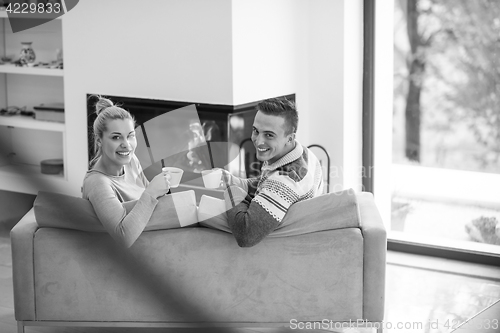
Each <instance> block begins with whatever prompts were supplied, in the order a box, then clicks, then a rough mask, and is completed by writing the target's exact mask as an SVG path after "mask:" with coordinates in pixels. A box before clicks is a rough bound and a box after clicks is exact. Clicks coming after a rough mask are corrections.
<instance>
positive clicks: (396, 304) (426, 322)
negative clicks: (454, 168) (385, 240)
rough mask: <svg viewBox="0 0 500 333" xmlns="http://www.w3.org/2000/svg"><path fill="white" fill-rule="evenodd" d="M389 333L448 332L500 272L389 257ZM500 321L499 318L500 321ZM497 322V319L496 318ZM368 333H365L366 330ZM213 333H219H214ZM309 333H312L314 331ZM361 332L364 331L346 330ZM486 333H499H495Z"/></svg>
mask: <svg viewBox="0 0 500 333" xmlns="http://www.w3.org/2000/svg"><path fill="white" fill-rule="evenodd" d="M10 227H11V225H9V224H8V223H5V222H1V223H0V332H1V333H15V332H17V328H16V322H15V320H14V305H13V295H12V262H11V250H10V239H9V234H8V231H9V230H10V229H9V228H10ZM386 283H387V287H386V290H387V293H386V299H387V302H386V318H385V322H386V328H387V329H386V330H385V331H386V332H426V333H438V332H448V331H449V329H450V328H451V326H452V324H456V323H457V322H458V321H462V320H465V319H466V318H468V317H470V316H472V315H474V314H475V313H477V312H479V311H480V310H482V309H483V308H485V307H487V306H488V305H491V304H493V303H495V302H496V301H498V300H500V268H494V267H489V266H482V265H477V264H467V263H461V262H456V261H450V260H445V259H437V258H429V257H422V256H417V255H409V254H402V253H396V252H389V253H388V265H387V280H386ZM498 318H500V313H499V314H498V315H497V319H498ZM491 319H494V318H491ZM290 331H293V330H290V329H264V328H258V329H238V330H231V332H238V333H252V332H253V333H255V332H268V333H278V332H290ZM363 331H366V330H363ZM39 332H43V333H49V332H50V333H63V332H64V333H74V332H75V333H76V332H78V333H80V332H88V333H105V332H106V333H108V332H109V333H118V332H120V333H121V332H125V333H132V332H134V333H135V332H139V333H159V332H181V333H193V332H207V330H206V329H203V330H196V329H189V328H185V329H177V328H176V329H153V328H150V329H138V328H68V327H27V328H26V333H39ZM213 332H220V330H214V331H213ZM307 332H313V331H311V330H309V331H307ZM344 332H350V333H355V332H361V330H344ZM487 332H500V329H498V330H490V331H487Z"/></svg>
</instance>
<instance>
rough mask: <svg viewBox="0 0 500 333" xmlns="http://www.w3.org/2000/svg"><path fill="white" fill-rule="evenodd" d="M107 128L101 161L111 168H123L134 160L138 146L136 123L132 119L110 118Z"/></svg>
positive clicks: (103, 137) (103, 138) (103, 135)
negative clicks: (133, 156)
mask: <svg viewBox="0 0 500 333" xmlns="http://www.w3.org/2000/svg"><path fill="white" fill-rule="evenodd" d="M106 127H107V130H106V131H105V132H104V133H103V134H102V139H101V150H102V157H101V161H102V163H103V164H104V166H105V167H106V168H107V169H108V170H110V169H115V168H116V170H118V171H119V170H121V169H122V167H123V166H124V165H126V164H128V163H130V161H131V160H132V155H133V154H134V152H135V148H136V147H137V140H136V138H135V130H134V123H133V121H132V120H130V119H113V120H108V121H107V124H106Z"/></svg>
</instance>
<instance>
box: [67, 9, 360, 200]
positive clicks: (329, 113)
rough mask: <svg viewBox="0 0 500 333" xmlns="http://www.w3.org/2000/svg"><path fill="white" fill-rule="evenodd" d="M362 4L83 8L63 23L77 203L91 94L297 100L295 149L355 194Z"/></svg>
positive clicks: (223, 100)
mask: <svg viewBox="0 0 500 333" xmlns="http://www.w3.org/2000/svg"><path fill="white" fill-rule="evenodd" d="M361 1H362V0H350V2H349V1H346V0H274V1H264V0H254V1H250V0H246V1H245V0H238V1H231V0H214V1H203V0H169V1H161V2H160V1H155V0H146V1H143V2H141V10H137V7H136V6H135V2H132V1H131V0H108V1H105V2H103V1H98V0H87V1H84V2H80V3H79V4H78V7H77V9H75V10H73V11H71V12H69V13H68V14H66V15H65V18H64V20H63V46H64V57H65V78H64V79H65V96H64V97H65V102H66V110H67V121H66V124H67V128H68V129H71V130H68V131H67V133H66V138H67V147H69V149H68V151H67V153H68V179H69V181H70V183H71V186H72V187H73V188H74V193H75V195H80V186H81V183H82V180H83V177H84V174H85V171H86V170H87V165H86V164H87V155H86V149H87V142H86V141H87V137H86V132H87V127H86V100H85V98H86V94H87V93H100V94H104V95H106V94H109V95H128V96H132V97H143V98H158V99H170V100H180V101H194V102H196V101H200V102H206V103H216V104H231V105H235V104H236V105H237V104H244V103H246V102H250V101H255V100H257V99H263V98H267V97H272V96H277V95H285V94H290V93H296V94H297V106H298V109H299V116H300V123H299V130H298V133H297V137H298V139H299V141H301V143H303V144H305V145H309V144H313V143H315V144H321V145H322V146H324V147H325V148H326V149H327V151H328V153H329V154H330V157H331V162H332V169H331V170H330V174H331V176H332V184H331V190H338V189H342V188H345V187H354V188H356V186H357V183H359V184H361V180H360V175H358V174H357V170H359V168H360V166H361V149H362V147H361V138H360V137H361V117H360V115H361V100H362V99H361V74H362V72H361V65H362V64H361V62H360V61H359V60H360V59H361V56H362V49H361V47H360V45H361V46H362V35H361V31H362V29H361V27H362V10H361ZM96 8H99V10H96ZM111 13H112V14H111ZM353 170H356V171H353Z"/></svg>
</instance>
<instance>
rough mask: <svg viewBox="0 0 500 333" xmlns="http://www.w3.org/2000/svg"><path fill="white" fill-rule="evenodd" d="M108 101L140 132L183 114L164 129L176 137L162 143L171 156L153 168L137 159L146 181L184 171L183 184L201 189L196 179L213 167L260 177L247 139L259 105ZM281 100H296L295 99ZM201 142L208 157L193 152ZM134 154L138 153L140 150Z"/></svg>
mask: <svg viewBox="0 0 500 333" xmlns="http://www.w3.org/2000/svg"><path fill="white" fill-rule="evenodd" d="M91 96H92V95H88V96H87V97H88V98H87V115H88V117H87V125H88V152H89V160H90V158H91V155H92V154H93V138H92V126H93V123H94V120H95V117H96V115H95V112H94V111H95V108H94V105H95V101H96V100H95V99H94V98H92V97H91ZM106 97H107V98H109V99H111V100H112V101H113V102H114V103H115V104H118V105H120V106H121V107H122V108H124V109H125V110H128V111H129V112H130V113H131V114H132V115H133V116H134V118H135V120H136V125H137V129H139V128H142V129H144V131H145V127H144V125H145V124H146V125H147V124H151V123H157V125H158V124H160V121H159V119H160V118H161V117H163V118H165V115H167V114H168V113H169V112H172V111H176V112H177V113H179V111H180V113H181V114H185V115H186V116H185V117H183V118H182V119H181V120H178V121H176V123H175V126H174V127H170V128H168V130H167V129H166V133H164V134H163V135H165V136H167V137H168V136H169V135H170V137H172V135H173V134H172V132H175V140H165V141H168V142H163V143H161V144H160V145H165V146H175V145H176V144H178V145H179V147H177V150H176V152H175V153H172V154H167V155H169V156H163V155H162V156H161V158H154V160H153V158H151V163H142V160H141V164H143V168H144V173H145V175H146V177H147V178H148V179H151V178H152V177H153V176H154V175H156V174H158V173H159V172H161V167H162V166H163V165H168V166H176V167H180V168H182V169H183V170H184V175H183V177H182V183H183V184H188V185H194V186H196V185H201V186H203V185H202V183H201V178H200V173H201V170H206V169H210V168H211V167H212V166H214V167H221V168H225V169H227V170H229V171H230V172H231V173H232V174H234V175H237V176H239V177H243V178H249V177H254V176H257V175H258V173H259V170H260V165H261V163H260V162H259V161H258V160H257V159H256V156H255V147H254V146H253V143H252V141H251V139H250V137H251V133H252V125H253V119H254V117H255V114H256V112H257V111H256V109H255V107H256V105H257V104H258V103H259V101H255V102H252V103H247V104H243V105H217V104H207V103H196V102H180V101H167V100H154V99H145V98H135V97H125V96H109V95H107V96H106ZM281 97H286V98H288V99H290V100H292V101H295V94H291V95H286V96H281ZM193 105H194V106H195V110H196V111H195V112H196V114H194V116H193V113H189V110H190V109H188V108H189V107H191V109H192V110H194V107H193ZM181 108H182V109H181ZM179 109H181V110H179ZM184 110H186V112H184ZM183 112H184V113H183ZM171 114H174V113H171ZM167 117H168V116H167ZM157 120H158V121H157ZM141 126H142V127H141ZM158 126H161V124H160V125H158ZM166 127H168V125H167V126H166ZM138 132H139V131H138ZM145 132H146V131H145ZM149 136H151V135H150V134H147V136H146V141H148V138H147V137H149ZM149 140H151V138H150V139H149ZM197 140H198V141H197ZM200 140H201V141H203V140H205V141H206V142H207V144H208V145H209V147H211V149H210V152H211V154H210V155H209V154H207V153H206V151H207V150H206V149H199V148H200V147H197V142H198V143H199V141H200ZM174 141H175V142H174ZM221 143H228V144H221ZM157 146H158V145H157ZM148 147H149V145H148ZM204 148H206V146H205V147H204ZM144 150H146V149H143V150H142V151H141V152H142V153H144V154H145V152H144ZM137 152H138V153H139V146H138V148H137ZM138 153H137V155H138ZM164 155H165V154H164ZM144 164H145V165H144Z"/></svg>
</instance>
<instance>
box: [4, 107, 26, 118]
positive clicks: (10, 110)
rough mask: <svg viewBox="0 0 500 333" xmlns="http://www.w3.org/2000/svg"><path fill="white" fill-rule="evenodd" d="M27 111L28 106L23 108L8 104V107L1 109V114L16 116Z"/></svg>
mask: <svg viewBox="0 0 500 333" xmlns="http://www.w3.org/2000/svg"><path fill="white" fill-rule="evenodd" d="M25 112H26V107H25V106H23V107H22V108H20V107H17V106H8V107H6V108H2V109H0V116H14V115H16V114H19V113H20V114H23V113H25Z"/></svg>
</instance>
